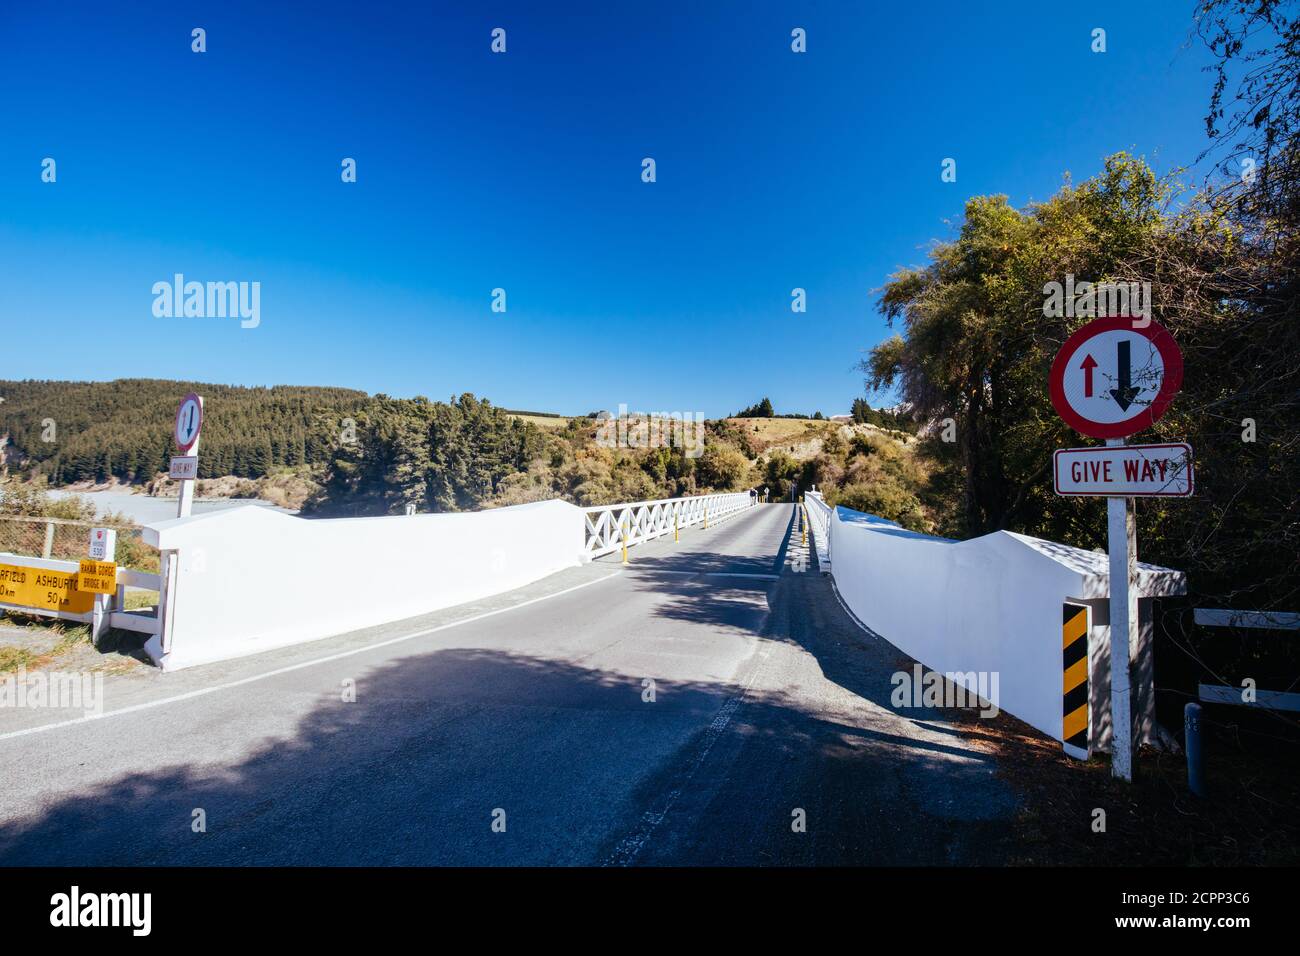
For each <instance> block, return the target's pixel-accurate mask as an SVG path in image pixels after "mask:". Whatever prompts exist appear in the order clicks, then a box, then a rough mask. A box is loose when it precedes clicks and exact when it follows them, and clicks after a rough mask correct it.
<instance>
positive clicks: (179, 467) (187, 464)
mask: <svg viewBox="0 0 1300 956" xmlns="http://www.w3.org/2000/svg"><path fill="white" fill-rule="evenodd" d="M168 474H169V475H170V477H172V478H173V479H175V480H178V481H184V480H191V479H194V478H197V477H198V476H199V459H198V456H197V455H176V456H174V457H173V458H172V468H171V471H170V472H169V473H168Z"/></svg>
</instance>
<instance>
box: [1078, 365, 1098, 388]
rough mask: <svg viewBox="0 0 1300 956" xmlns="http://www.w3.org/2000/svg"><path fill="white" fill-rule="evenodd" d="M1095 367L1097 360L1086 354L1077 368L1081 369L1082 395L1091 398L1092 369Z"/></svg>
mask: <svg viewBox="0 0 1300 956" xmlns="http://www.w3.org/2000/svg"><path fill="white" fill-rule="evenodd" d="M1096 367H1097V360H1096V359H1095V358H1093V357H1092V356H1091V355H1088V356H1087V357H1086V358H1085V359H1084V360H1083V364H1082V365H1080V366H1079V368H1081V369H1083V397H1084V398H1092V370H1093V369H1095V368H1096Z"/></svg>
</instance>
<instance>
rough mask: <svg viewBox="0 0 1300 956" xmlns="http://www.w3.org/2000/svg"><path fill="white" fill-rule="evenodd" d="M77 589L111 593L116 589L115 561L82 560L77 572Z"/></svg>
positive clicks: (92, 592) (94, 592)
mask: <svg viewBox="0 0 1300 956" xmlns="http://www.w3.org/2000/svg"><path fill="white" fill-rule="evenodd" d="M77 590H78V591H89V592H90V593H91V594H112V593H113V592H114V591H116V590H117V562H116V561H82V562H81V570H80V571H79V572H78V573H77Z"/></svg>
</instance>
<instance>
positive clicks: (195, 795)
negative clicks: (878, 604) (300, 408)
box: [0, 505, 1015, 865]
mask: <svg viewBox="0 0 1300 956" xmlns="http://www.w3.org/2000/svg"><path fill="white" fill-rule="evenodd" d="M794 521H795V515H794V509H793V507H792V506H790V505H766V506H760V507H757V508H754V509H752V510H750V511H746V512H744V513H742V514H740V515H738V516H736V517H734V518H731V519H730V520H728V521H725V522H723V523H722V524H720V525H714V526H712V527H710V528H708V529H707V530H704V529H698V528H692V529H690V530H689V531H687V532H684V533H683V535H682V540H681V542H680V543H677V544H675V543H674V542H673V541H672V538H671V536H669V537H668V538H667V539H666V540H664V539H661V540H659V541H655V542H651V543H648V544H645V545H641V546H638V547H635V548H633V549H632V551H631V554H630V556H631V564H630V565H629V566H627V567H626V568H625V567H623V566H621V564H620V563H619V561H618V556H617V555H613V556H609V557H607V558H604V559H601V560H598V561H595V562H592V563H591V564H589V565H586V566H584V567H581V568H574V569H572V570H570V571H566V572H563V573H561V574H559V575H555V576H553V577H551V578H548V579H546V580H545V581H542V582H538V583H537V584H534V585H531V586H530V587H528V588H524V589H521V590H520V591H517V592H513V593H511V594H509V595H504V596H501V597H498V598H495V599H493V600H491V601H485V602H481V603H479V604H477V605H472V606H462V607H459V608H454V609H449V610H448V611H444V612H439V613H438V614H433V615H428V616H426V617H424V618H419V619H416V620H413V621H404V622H400V623H398V624H393V625H386V626H385V627H381V628H371V629H369V630H367V631H365V632H359V633H355V634H349V635H344V636H341V637H335V638H330V639H326V640H323V641H318V642H314V643H312V644H310V645H304V646H299V647H296V648H290V649H286V650H283V651H277V652H272V653H268V654H264V655H260V656H258V657H256V658H247V659H244V660H241V661H235V662H227V663H223V664H214V665H208V666H205V667H198V668H193V669H189V670H185V671H180V672H177V673H174V674H167V675H163V674H158V673H156V672H150V673H148V674H145V675H143V676H133V677H122V678H119V679H110V680H109V681H108V682H107V684H106V686H105V698H106V703H105V716H104V717H103V718H101V719H96V720H90V721H82V722H75V723H68V722H66V721H67V717H66V715H60V716H57V717H56V716H54V715H51V714H50V713H48V712H45V713H41V712H36V711H21V710H13V709H9V710H0V760H2V761H3V765H4V767H5V783H4V785H3V787H0V865H18V864H56V865H64V864H76V865H91V864H95V865H152V864H173V865H191V864H194V865H199V864H237V865H262V864H266V865H291V864H334V865H356V864H417V865H418V864H452V865H458V864H478V865H498V864H506V865H513V864H582V865H654V864H723V865H729V864H760V865H763V864H801V865H813V864H944V863H997V862H999V861H1000V860H1001V859H1002V857H1003V855H1004V853H1005V851H1006V847H1005V841H1006V839H1007V831H1008V827H1007V825H1006V821H1007V820H1008V818H1009V817H1010V816H1011V814H1012V813H1013V812H1014V809H1015V802H1014V799H1013V798H1012V796H1011V793H1010V791H1009V790H1008V788H1007V787H1006V785H1005V784H1004V783H1003V782H1002V781H1001V780H1000V779H999V778H998V777H996V776H995V775H994V772H993V771H994V766H993V763H992V760H991V758H990V757H989V756H988V755H987V754H985V753H982V752H980V751H979V750H977V749H975V748H974V747H973V746H972V745H971V742H970V739H969V737H968V736H967V731H965V730H963V729H962V728H961V727H960V726H954V725H952V724H949V723H947V722H945V720H944V718H943V715H942V714H939V713H937V712H933V711H927V710H922V709H907V710H900V711H899V712H895V711H894V710H893V709H891V705H890V693H891V691H892V689H893V687H892V685H891V682H890V675H891V674H893V673H895V672H896V671H900V670H902V671H909V670H910V667H911V661H910V659H908V658H907V657H906V656H905V655H903V654H902V653H901V652H900V651H898V650H897V649H895V648H893V647H892V646H890V645H889V644H887V643H886V642H884V641H882V640H881V639H879V638H877V637H874V636H872V635H869V634H867V633H866V632H864V631H863V630H862V629H861V628H859V627H858V626H857V625H856V624H855V623H854V622H853V621H852V620H851V619H849V618H848V617H847V615H846V614H845V612H844V611H843V610H842V609H841V607H840V605H839V603H838V602H837V600H836V598H835V596H834V594H833V592H832V589H831V585H830V581H829V579H828V578H827V577H826V576H824V575H822V574H820V573H819V572H818V571H817V569H816V566H815V564H813V565H812V566H811V567H810V568H809V569H808V570H807V571H801V570H797V569H798V568H800V567H802V563H803V562H804V561H806V560H807V557H806V555H807V549H805V548H803V547H802V546H801V544H800V540H799V535H798V532H797V530H795V529H794ZM352 697H354V698H355V699H350V698H352ZM56 720H58V721H64V722H63V723H60V724H59V725H57V726H51V722H52V721H56ZM800 823H802V827H801V826H800Z"/></svg>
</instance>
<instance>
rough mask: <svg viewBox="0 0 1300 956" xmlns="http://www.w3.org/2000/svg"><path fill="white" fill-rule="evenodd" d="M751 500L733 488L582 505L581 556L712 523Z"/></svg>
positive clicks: (723, 518) (735, 512) (592, 556)
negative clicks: (620, 502) (658, 497)
mask: <svg viewBox="0 0 1300 956" xmlns="http://www.w3.org/2000/svg"><path fill="white" fill-rule="evenodd" d="M755 500H756V499H755V498H754V496H753V495H751V494H750V493H749V492H748V491H737V492H728V493H726V494H717V495H694V496H692V497H689V498H663V499H660V500H658V501H634V502H629V503H625V504H617V505H598V506H596V507H594V508H583V509H582V510H583V517H584V518H585V519H586V520H585V532H584V534H583V558H584V560H587V561H590V560H591V559H592V558H598V557H600V556H601V555H602V554H609V553H611V552H613V551H617V550H619V549H620V548H622V547H623V545H624V544H626V545H627V546H628V547H631V546H632V545H634V544H640V543H641V542H642V541H650V540H653V539H654V538H659V537H662V536H663V535H666V534H672V533H673V532H674V531H675V530H676V531H681V530H685V529H686V528H689V527H692V526H693V525H700V526H702V527H703V526H706V525H712V524H715V523H716V522H719V521H723V520H725V519H727V518H730V517H731V516H733V515H735V514H738V513H739V512H741V511H743V510H745V509H746V508H749V507H751V506H752V505H753V504H754V502H755Z"/></svg>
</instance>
